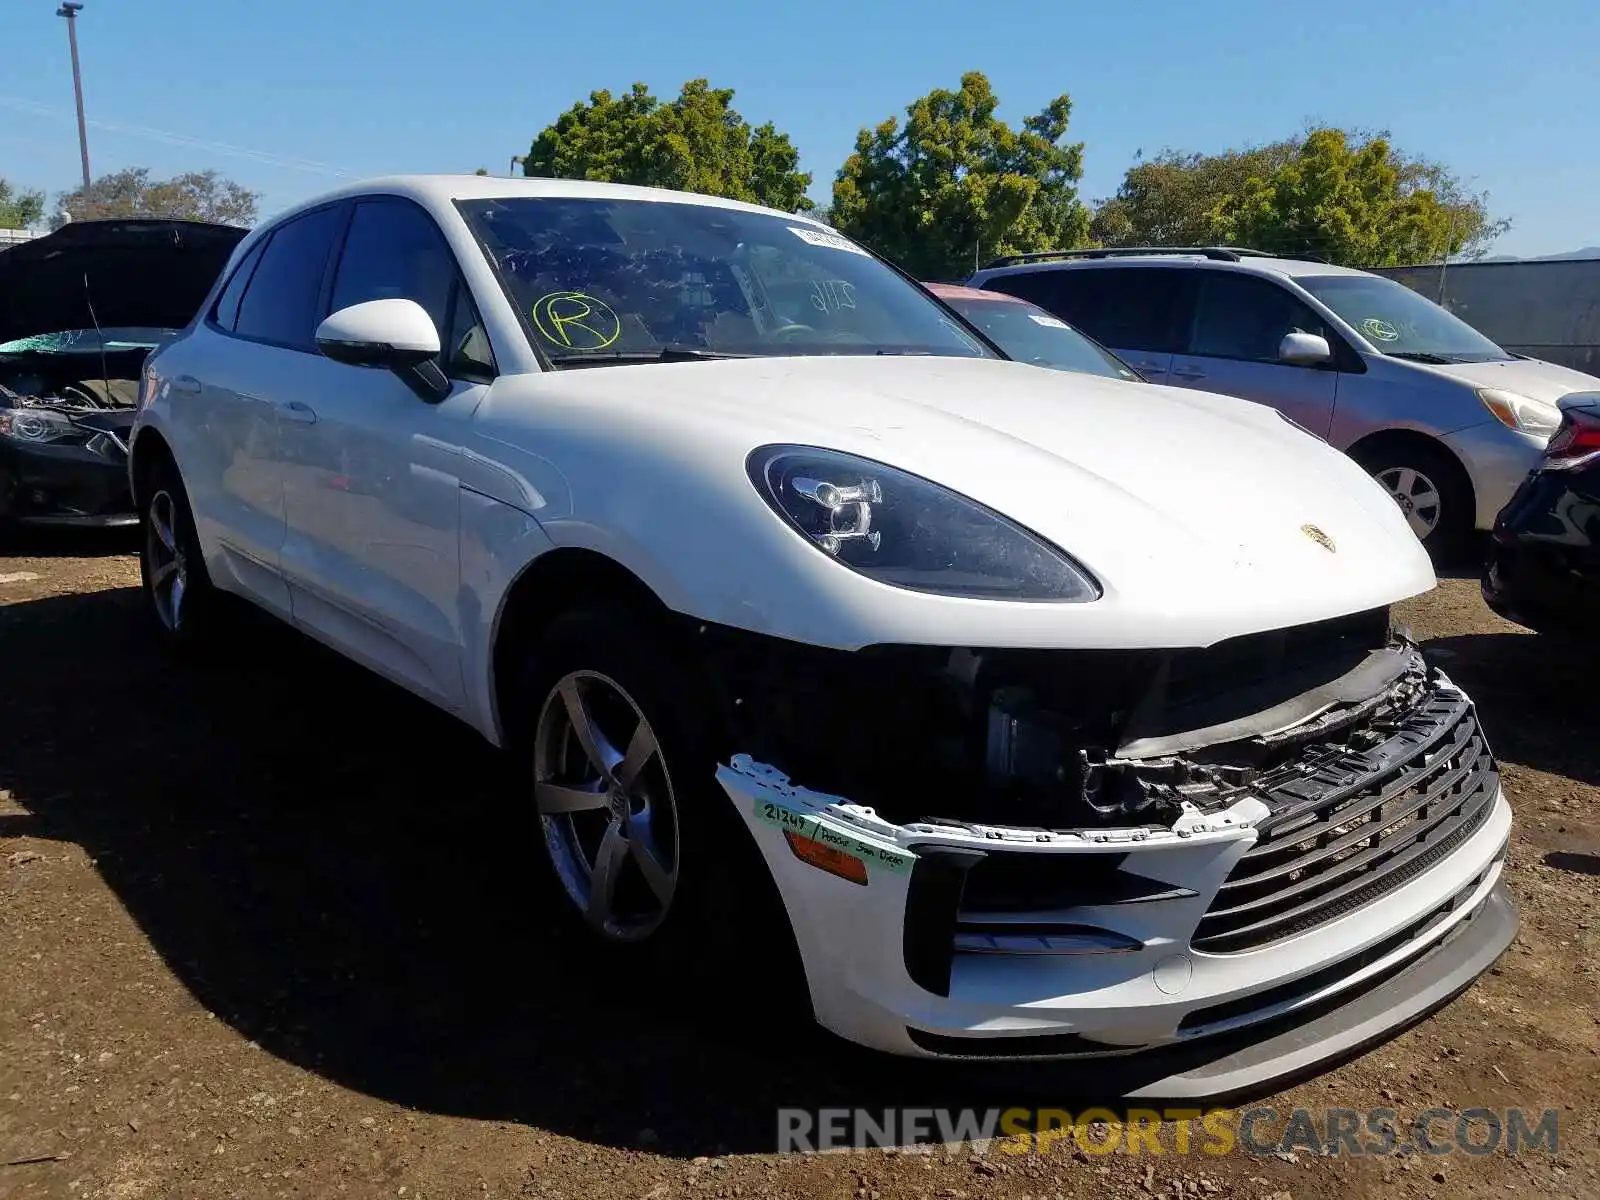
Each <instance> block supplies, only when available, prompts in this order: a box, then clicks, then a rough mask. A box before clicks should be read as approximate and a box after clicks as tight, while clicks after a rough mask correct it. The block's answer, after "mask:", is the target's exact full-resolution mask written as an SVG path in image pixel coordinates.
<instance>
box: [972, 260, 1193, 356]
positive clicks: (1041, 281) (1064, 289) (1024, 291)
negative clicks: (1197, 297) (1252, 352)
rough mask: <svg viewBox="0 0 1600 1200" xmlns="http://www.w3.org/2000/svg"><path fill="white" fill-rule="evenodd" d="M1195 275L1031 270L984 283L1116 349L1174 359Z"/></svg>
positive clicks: (1134, 269)
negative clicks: (1026, 302) (1046, 312)
mask: <svg viewBox="0 0 1600 1200" xmlns="http://www.w3.org/2000/svg"><path fill="white" fill-rule="evenodd" d="M1190 275H1191V272H1188V271H1180V270H1164V269H1159V268H1139V267H1125V268H1118V267H1095V268H1092V269H1082V270H1063V271H1028V272H1022V273H1019V274H1015V275H1002V276H999V277H997V278H994V279H990V280H988V281H986V282H985V283H984V287H986V288H989V289H990V290H992V291H1001V292H1009V293H1010V294H1011V295H1013V296H1021V297H1022V298H1023V299H1024V300H1032V301H1033V302H1034V303H1035V304H1037V305H1039V307H1041V308H1044V309H1048V310H1049V311H1050V312H1053V313H1055V315H1056V316H1058V317H1060V318H1061V319H1062V320H1063V321H1066V322H1067V323H1068V324H1069V325H1075V326H1077V327H1078V328H1079V329H1081V330H1083V331H1084V332H1085V333H1087V334H1088V335H1089V336H1090V337H1092V338H1094V340H1095V341H1097V342H1099V343H1100V344H1101V345H1103V346H1109V347H1111V348H1112V349H1114V350H1140V351H1147V352H1150V353H1156V354H1171V353H1174V352H1176V351H1177V350H1178V348H1179V346H1180V345H1181V343H1182V341H1183V333H1184V332H1185V331H1186V330H1187V327H1188V324H1189V314H1190V311H1191V306H1190V297H1191V296H1192V294H1193V290H1194V289H1193V286H1192V284H1191V283H1190Z"/></svg>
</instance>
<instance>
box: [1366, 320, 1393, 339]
mask: <svg viewBox="0 0 1600 1200" xmlns="http://www.w3.org/2000/svg"><path fill="white" fill-rule="evenodd" d="M1361 332H1362V333H1364V334H1366V335H1367V336H1368V337H1370V338H1376V339H1377V340H1378V341H1380V342H1397V341H1399V340H1400V331H1399V330H1398V329H1396V328H1395V327H1394V326H1393V325H1391V324H1389V322H1387V321H1385V320H1383V319H1382V318H1381V317H1368V318H1367V319H1366V320H1364V321H1362V322H1361Z"/></svg>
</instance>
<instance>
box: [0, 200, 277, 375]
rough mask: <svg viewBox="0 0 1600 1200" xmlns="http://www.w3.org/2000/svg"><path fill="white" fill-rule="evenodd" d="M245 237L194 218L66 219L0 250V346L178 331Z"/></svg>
mask: <svg viewBox="0 0 1600 1200" xmlns="http://www.w3.org/2000/svg"><path fill="white" fill-rule="evenodd" d="M247 232H248V230H244V229H239V228H237V227H235V226H231V225H210V224H206V223H204V222H200V221H168V220H147V221H146V220H127V221H75V222H72V223H70V224H68V225H65V226H63V227H62V228H60V229H58V230H57V231H56V232H54V233H52V234H49V235H47V236H45V237H42V238H34V239H33V240H32V241H27V242H22V243H20V244H19V245H16V246H13V247H12V248H11V249H9V250H5V251H0V345H3V344H5V343H6V342H12V341H16V340H17V339H19V338H25V337H31V336H33V335H35V334H41V333H58V332H61V331H63V330H73V329H94V328H95V327H97V326H98V327H99V328H101V329H112V328H116V327H144V328H154V329H181V328H183V327H184V326H186V325H188V324H189V321H190V320H191V319H192V318H193V317H194V314H195V311H196V310H197V309H198V308H199V307H200V303H201V301H203V300H204V299H205V298H206V294H207V293H208V292H209V291H210V290H211V285H212V284H213V283H215V282H216V278H217V275H218V274H219V273H220V272H221V271H222V268H223V267H224V266H225V265H226V264H227V262H228V258H229V256H230V255H231V254H232V253H233V250H234V247H235V246H237V245H238V244H239V242H240V241H241V240H242V239H243V238H244V236H245V234H246V233H247ZM91 302H92V311H91Z"/></svg>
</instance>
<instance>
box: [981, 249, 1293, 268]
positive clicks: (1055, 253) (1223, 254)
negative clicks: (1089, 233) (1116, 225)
mask: <svg viewBox="0 0 1600 1200" xmlns="http://www.w3.org/2000/svg"><path fill="white" fill-rule="evenodd" d="M1142 254H1198V255H1200V256H1201V257H1203V258H1210V259H1215V260H1216V261H1217V262H1238V261H1239V260H1240V259H1241V258H1280V257H1282V256H1281V255H1278V254H1270V253H1268V252H1267V251H1265V250H1251V249H1249V248H1248V247H1245V246H1097V247H1092V248H1089V249H1084V250H1041V251H1039V252H1037V253H1035V254H1007V255H1004V256H1002V257H1000V258H996V259H993V260H991V261H989V262H986V263H984V264H983V267H982V268H981V269H982V270H985V271H987V270H989V269H991V268H993V267H1013V266H1016V265H1018V264H1020V263H1031V262H1048V261H1049V260H1050V259H1062V258H1132V257H1137V256H1138V255H1142Z"/></svg>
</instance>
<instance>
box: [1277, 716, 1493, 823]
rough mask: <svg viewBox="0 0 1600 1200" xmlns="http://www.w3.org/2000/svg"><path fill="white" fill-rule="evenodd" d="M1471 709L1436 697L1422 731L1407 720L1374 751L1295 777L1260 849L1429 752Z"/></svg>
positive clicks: (1422, 721)
mask: <svg viewBox="0 0 1600 1200" xmlns="http://www.w3.org/2000/svg"><path fill="white" fill-rule="evenodd" d="M1470 708H1471V705H1470V704H1469V703H1468V701H1467V699H1466V698H1465V697H1464V696H1463V697H1450V698H1445V699H1444V700H1443V702H1442V703H1441V702H1440V700H1437V699H1436V700H1433V701H1431V702H1425V703H1424V704H1423V705H1422V706H1420V707H1419V709H1418V716H1419V717H1420V720H1418V721H1417V722H1416V723H1417V724H1420V725H1425V726H1426V727H1427V728H1426V731H1425V732H1423V733H1421V734H1420V735H1419V733H1418V732H1417V731H1415V730H1414V729H1413V728H1412V727H1411V726H1410V725H1409V724H1408V727H1407V728H1406V729H1405V730H1402V731H1401V732H1400V733H1397V734H1396V735H1395V736H1394V737H1392V738H1390V739H1389V740H1388V741H1386V742H1384V743H1383V744H1382V745H1380V746H1378V747H1376V748H1375V749H1373V750H1370V751H1367V752H1366V753H1364V754H1356V753H1344V754H1342V755H1341V756H1340V757H1339V758H1338V759H1337V760H1335V761H1333V762H1331V763H1325V764H1322V766H1321V769H1320V770H1319V771H1317V772H1315V773H1313V774H1312V775H1311V776H1309V777H1306V778H1301V779H1295V780H1292V781H1290V782H1289V783H1288V784H1286V785H1284V786H1283V787H1281V788H1279V789H1278V792H1279V794H1280V795H1282V796H1283V798H1284V800H1285V802H1286V807H1285V808H1283V809H1282V810H1281V811H1279V812H1276V813H1274V814H1273V815H1272V816H1271V817H1270V818H1268V819H1267V821H1266V822H1265V823H1264V824H1263V825H1262V827H1261V845H1258V848H1263V846H1264V845H1265V844H1267V843H1271V844H1272V845H1273V846H1274V847H1276V846H1281V845H1282V844H1283V843H1284V841H1285V840H1287V839H1288V838H1289V837H1290V836H1292V835H1294V834H1296V833H1298V832H1299V831H1300V829H1301V828H1304V827H1306V826H1307V825H1309V824H1314V823H1315V820H1316V817H1317V815H1318V814H1319V813H1323V812H1327V811H1329V810H1330V807H1336V806H1338V805H1342V804H1343V803H1344V802H1345V801H1347V800H1349V799H1350V798H1351V797H1352V796H1355V795H1357V794H1358V793H1360V792H1362V791H1365V790H1366V789H1367V788H1368V787H1370V786H1371V785H1372V783H1373V781H1374V780H1376V779H1379V778H1382V777H1384V776H1386V775H1388V774H1389V772H1390V771H1392V770H1393V769H1394V764H1395V761H1396V760H1397V759H1404V760H1405V761H1407V762H1411V761H1415V760H1416V759H1418V758H1421V757H1422V756H1424V755H1426V754H1427V753H1428V752H1429V751H1431V750H1432V749H1434V748H1435V747H1436V746H1437V745H1438V744H1439V743H1440V742H1441V741H1443V740H1444V739H1445V738H1446V737H1447V736H1449V735H1450V733H1451V732H1452V731H1453V730H1456V729H1458V728H1459V727H1460V723H1461V719H1462V718H1463V717H1465V716H1466V715H1467V713H1468V710H1469V709H1470ZM1474 728H1476V726H1474ZM1461 736H1462V738H1465V737H1466V736H1468V735H1467V734H1465V733H1463V734H1462V735H1461ZM1424 770H1425V768H1424ZM1295 840H1296V841H1298V840H1299V839H1298V838H1296V839H1295Z"/></svg>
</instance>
